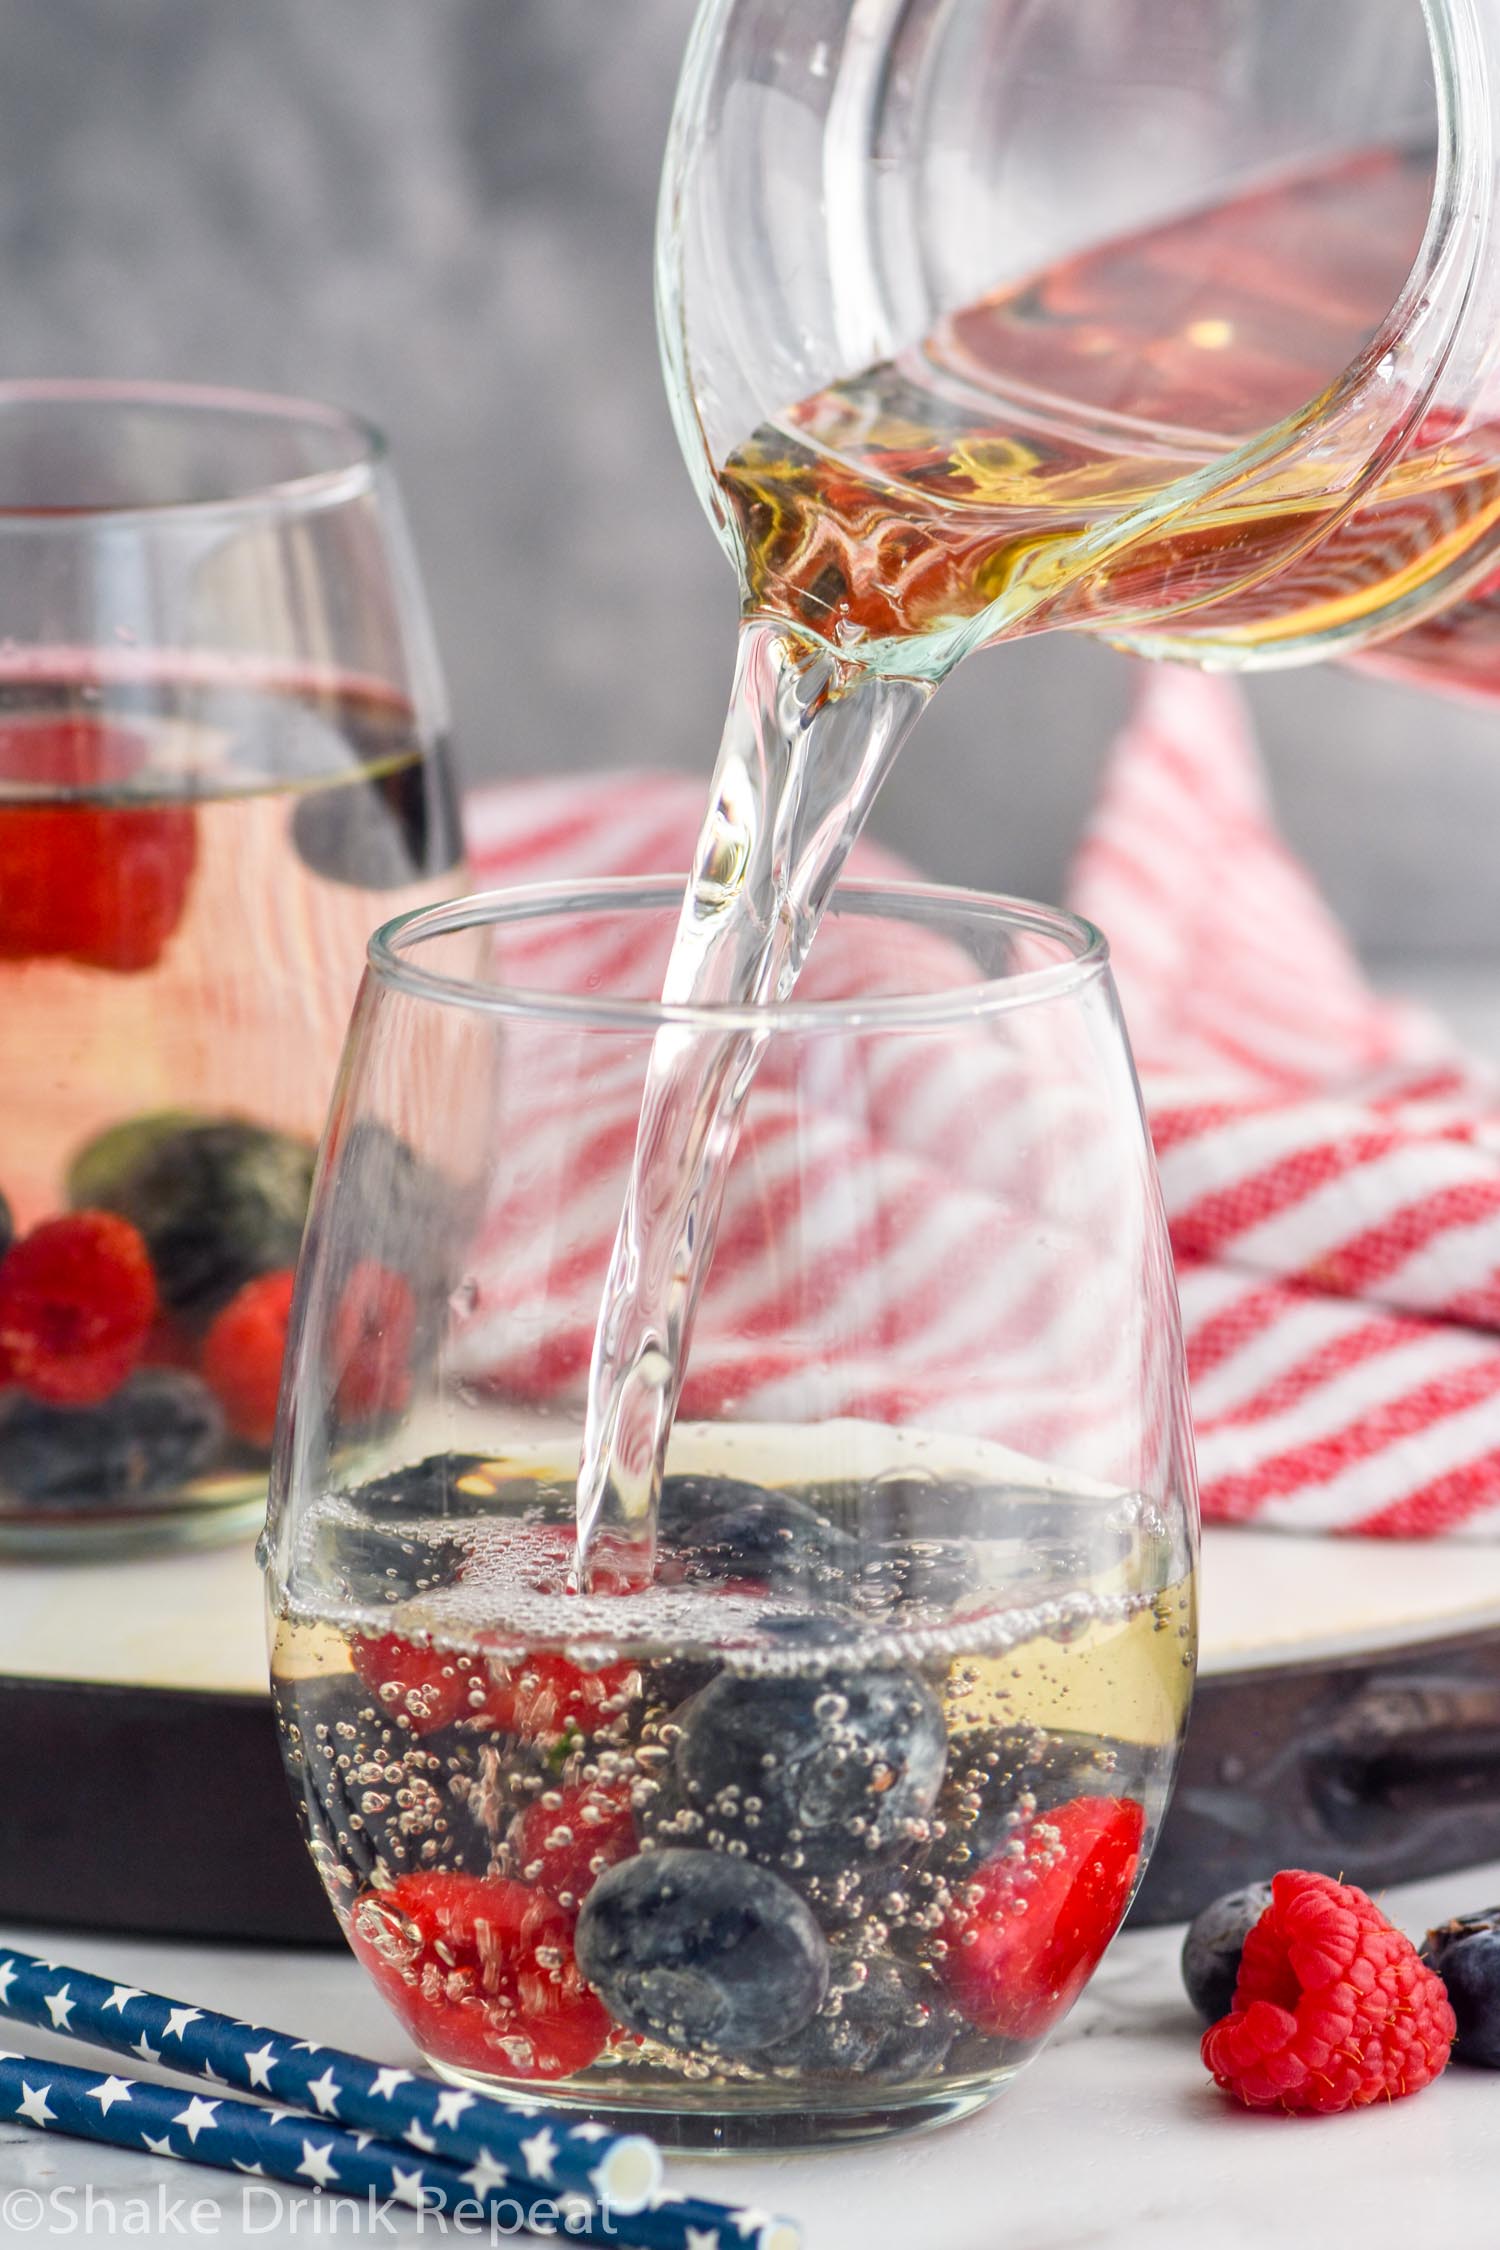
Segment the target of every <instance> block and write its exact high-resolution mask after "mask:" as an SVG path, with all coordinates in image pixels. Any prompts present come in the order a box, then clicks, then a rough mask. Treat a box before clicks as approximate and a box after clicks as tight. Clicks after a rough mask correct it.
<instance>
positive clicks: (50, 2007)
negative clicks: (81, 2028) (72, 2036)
mask: <svg viewBox="0 0 1500 2250" xmlns="http://www.w3.org/2000/svg"><path fill="white" fill-rule="evenodd" d="M42 1998H43V1999H44V2000H45V2001H46V2003H47V2013H48V2015H49V2016H50V2017H51V2018H52V2028H53V2030H54V2031H71V2030H72V2028H73V2027H72V2025H71V2024H70V2023H69V2021H68V2018H69V2016H70V2015H71V2014H72V2013H73V2010H74V2009H75V2008H76V2007H77V2005H78V2002H77V2001H76V2000H74V1999H71V1998H70V1997H69V1988H68V1986H67V1985H65V1984H60V1985H59V1986H58V1988H57V1990H56V1991H55V1992H44V1993H43V1994H42Z"/></svg>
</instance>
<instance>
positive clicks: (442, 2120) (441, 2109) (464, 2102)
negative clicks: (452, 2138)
mask: <svg viewBox="0 0 1500 2250" xmlns="http://www.w3.org/2000/svg"><path fill="white" fill-rule="evenodd" d="M473 2107H474V2096H473V2095H472V2094H460V2093H451V2094H439V2095H438V2098H437V2108H436V2109H435V2110H434V2111H433V2114H432V2122H433V2124H434V2125H439V2126H441V2125H446V2126H448V2127H449V2128H450V2129H451V2128H452V2127H453V2126H456V2125H457V2123H458V2121H459V2119H460V2118H461V2117H462V2116H463V2113H464V2111H465V2110H466V2109H472V2108H473Z"/></svg>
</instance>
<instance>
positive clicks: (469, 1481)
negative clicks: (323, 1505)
mask: <svg viewBox="0 0 1500 2250" xmlns="http://www.w3.org/2000/svg"><path fill="white" fill-rule="evenodd" d="M533 1489H534V1488H533V1487H532V1486H531V1485H530V1484H526V1485H524V1486H523V1485H522V1484H521V1483H520V1482H519V1481H517V1480H516V1479H514V1478H511V1479H510V1480H509V1481H508V1482H507V1480H506V1478H505V1475H504V1471H503V1466H502V1464H500V1463H499V1462H494V1461H490V1460H489V1459H487V1458H486V1456H485V1455H484V1454H482V1453H429V1454H428V1455H427V1456H426V1458H425V1459H424V1460H421V1461H413V1462H412V1463H411V1464H410V1466H409V1467H405V1468H399V1469H389V1470H387V1471H386V1473H385V1474H384V1475H383V1476H378V1477H372V1478H371V1479H370V1481H369V1482H368V1483H367V1484H358V1485H355V1486H354V1488H353V1489H352V1491H350V1492H348V1493H346V1494H345V1495H344V1497H345V1498H346V1499H347V1500H348V1502H349V1504H350V1506H351V1507H353V1508H357V1509H358V1510H359V1511H360V1513H361V1514H362V1515H366V1516H370V1517H373V1518H374V1519H375V1520H376V1521H377V1522H379V1521H380V1520H382V1519H384V1520H385V1521H387V1522H405V1523H417V1522H420V1521H421V1519H422V1518H423V1517H424V1516H494V1515H499V1514H501V1513H503V1512H504V1510H505V1508H506V1505H507V1502H511V1501H519V1500H521V1499H522V1498H524V1497H526V1496H529V1495H530V1493H531V1492H532V1491H533Z"/></svg>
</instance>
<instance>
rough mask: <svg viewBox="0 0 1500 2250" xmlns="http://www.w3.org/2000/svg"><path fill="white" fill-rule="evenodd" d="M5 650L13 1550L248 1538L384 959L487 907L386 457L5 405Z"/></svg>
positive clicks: (110, 388) (1, 1305)
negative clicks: (459, 908)
mask: <svg viewBox="0 0 1500 2250" xmlns="http://www.w3.org/2000/svg"><path fill="white" fill-rule="evenodd" d="M0 633H3V639H0V1255H3V1263H0V1548H7V1549H12V1550H14V1549H18V1548H19V1549H26V1548H33V1549H42V1550H46V1551H52V1552H61V1551H69V1550H76V1549H79V1548H84V1547H87V1548H89V1549H90V1550H95V1551H97V1550H98V1549H99V1548H101V1547H121V1546H126V1545H140V1544H148V1543H152V1542H155V1541H162V1542H175V1541H181V1540H200V1539H205V1538H216V1537H220V1536H224V1535H226V1534H228V1533H231V1532H236V1531H243V1530H248V1529H250V1528H251V1527H252V1526H253V1524H254V1523H255V1522H256V1520H257V1519H258V1518H259V1516H260V1513H261V1511H262V1509H263V1507H264V1503H265V1472H266V1463H267V1460H268V1457H269V1445H270V1437H271V1428H272V1422H273V1419H274V1413H275V1401H276V1386H277V1373H278V1346H279V1338H280V1336H281V1334H282V1332H283V1331H284V1327H285V1321H286V1315H287V1308H288V1303H289V1298H290V1289H291V1269H292V1266H293V1264H294V1263H295V1260H296V1256H297V1249H298V1244H299V1241H300V1239H301V1233H302V1225H303V1220H304V1217H305V1213H306V1206H307V1196H308V1190H309V1186H310V1183H311V1178H312V1166H313V1156H314V1147H315V1138H316V1134H317V1132H318V1130H319V1128H320V1126H321V1123H322V1119H323V1117H324V1115H325V1113H326V1109H327V1103H328V1096H329V1091H330V1088H331V1085H332V1081H333V1073H334V1067H335V1064H336V1062H337V1059H338V1052H339V1045H340V1042H341V1040H342V1037H343V1031H344V1026H345V1024H346V1022H347V1019H348V1011H349V1006H350V1003H351V1000H352V998H353V995H354V992H355V988H356V986H357V984H358V980H359V974H360V969H361V966H362V963H363V958H364V946H365V941H366V939H367V937H368V935H369V932H370V930H371V929H372V928H373V927H374V925H375V924H376V923H377V922H378V921H380V920H382V919H384V918H385V917H387V916H388V915H389V914H390V912H391V911H392V909H393V908H394V907H398V906H413V905H417V904H421V903H425V902H427V901H430V900H432V899H434V898H437V897H439V896H441V895H442V894H443V893H444V892H445V891H449V890H452V889H454V888H458V887H461V885H456V884H455V883H454V881H453V871H454V869H455V867H456V865H457V862H458V857H459V845H458V827H457V820H456V814H455V805H454V798H453V791H452V783H451V779H450V775H449V771H448V765H447V753H446V748H445V742H446V731H447V719H446V705H445V700H444V693H443V687H442V681H441V677H440V674H439V669H438V663H437V658H436V654H435V651H434V647H433V641H432V635H431V631H430V628H429V625H428V620H427V613H426V608H425V604H424V601H423V597H422V592H421V587H420V583H419V580H418V576H417V570H416V564H415V561H414V559H413V556H412V551H411V547H410V544H409V541H408V537H407V533H406V529H405V526H404V522H403V518H402V513H401V508H400V504H399V501H398V499H397V496H396V490H395V486H394V483H393V481H392V477H391V471H390V467H389V464H388V462H387V460H386V457H385V448H384V445H383V443H382V441H381V439H380V437H379V436H378V435H377V433H375V432H374V431H373V430H371V429H369V428H368V427H367V426H365V425H364V424H362V423H360V422H358V421H356V420H354V419H353V418H351V417H350V416H348V415H346V414H343V413H339V412H336V411H335V410H334V409H332V408H329V407H324V406H315V405H310V404H306V403H301V402H298V401H295V400H289V399H279V398H263V397H258V396H252V395H249V394H242V393H238V392H233V391H219V390H201V389H187V388H183V387H181V386H168V385H161V384H136V383H125V384H105V383H58V382H49V383H9V384H4V385H0ZM12 1237H14V1240H12Z"/></svg>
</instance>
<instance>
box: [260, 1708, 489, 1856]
mask: <svg viewBox="0 0 1500 2250" xmlns="http://www.w3.org/2000/svg"><path fill="white" fill-rule="evenodd" d="M277 1706H278V1717H279V1720H280V1731H281V1739H282V1749H283V1755H284V1757H285V1760H286V1765H287V1771H288V1773H289V1775H290V1777H291V1780H292V1783H293V1787H294V1789H295V1791H296V1793H297V1795H298V1797H299V1799H300V1801H301V1806H302V1814H303V1823H304V1828H305V1832H306V1836H307V1842H308V1845H309V1848H310V1849H311V1851H312V1855H313V1858H314V1860H315V1861H316V1862H317V1865H318V1869H319V1872H320V1873H321V1874H322V1876H323V1879H324V1881H325V1883H326V1884H327V1885H328V1886H329V1889H330V1891H331V1892H332V1893H333V1895H334V1896H335V1897H339V1896H341V1895H344V1894H348V1893H352V1892H353V1890H354V1889H356V1888H357V1887H359V1886H360V1885H363V1884H366V1883H370V1882H373V1881H376V1880H379V1881H381V1882H389V1881H393V1880H394V1879H395V1878H396V1877H397V1876H399V1875H404V1874H411V1873H414V1872H417V1871H420V1870H422V1869H426V1868H434V1867H443V1868H454V1869H458V1870H460V1871H461V1872H463V1873H465V1874H470V1875H484V1874H487V1873H488V1872H489V1868H490V1865H491V1861H492V1859H493V1857H494V1851H495V1842H496V1839H495V1837H494V1836H493V1835H492V1834H491V1833H490V1830H489V1827H488V1826H487V1825H486V1821H485V1819H484V1818H483V1814H484V1813H485V1812H488V1811H489V1810H490V1809H491V1808H490V1804H489V1796H490V1794H492V1793H491V1792H487V1791H486V1789H485V1788H484V1787H483V1786H482V1782H483V1776H482V1775H481V1771H480V1755H479V1753H480V1747H481V1746H480V1745H479V1744H477V1743H475V1742H474V1741H472V1740H470V1739H468V1738H466V1737H464V1736H462V1735H460V1734H459V1733H458V1732H457V1730H456V1729H452V1728H448V1729H445V1730H444V1731H443V1732H442V1733H441V1734H433V1735H427V1736H425V1737H423V1738H422V1739H420V1740H417V1739H415V1738H414V1737H413V1736H412V1735H411V1734H410V1733H409V1732H408V1731H407V1730H405V1729H404V1728H401V1727H397V1726H395V1725H393V1724H392V1723H391V1721H390V1717H389V1714H388V1713H387V1712H385V1711H384V1710H383V1709H382V1708H381V1707H380V1705H379V1704H378V1702H377V1701H376V1700H375V1698H374V1697H373V1696H372V1695H371V1693H370V1691H369V1689H368V1688H367V1687H365V1686H364V1685H363V1683H362V1682H360V1681H359V1680H357V1679H354V1678H351V1677H349V1676H347V1675H338V1676H336V1677H332V1678H323V1679H314V1680H298V1681H293V1682H289V1683H285V1684H283V1685H282V1686H281V1687H280V1689H279V1690H278V1694H277ZM513 1809H514V1808H513V1807H512V1806H510V1805H509V1804H507V1805H505V1806H504V1807H503V1809H502V1808H500V1807H498V1806H496V1807H495V1808H494V1817H495V1824H496V1826H497V1827H498V1826H502V1825H503V1823H504V1822H505V1821H507V1820H508V1819H509V1818H510V1817H511V1813H512V1811H513Z"/></svg>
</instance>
